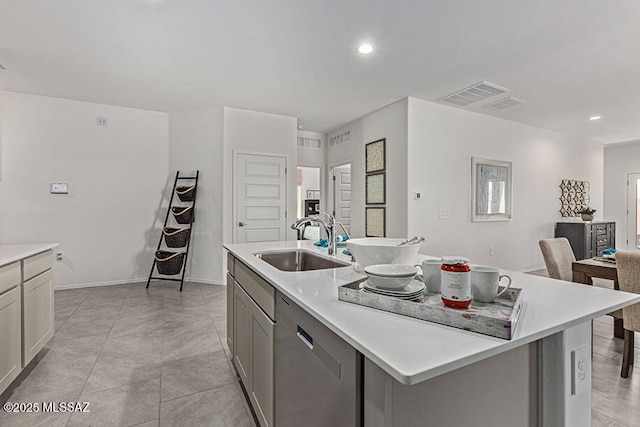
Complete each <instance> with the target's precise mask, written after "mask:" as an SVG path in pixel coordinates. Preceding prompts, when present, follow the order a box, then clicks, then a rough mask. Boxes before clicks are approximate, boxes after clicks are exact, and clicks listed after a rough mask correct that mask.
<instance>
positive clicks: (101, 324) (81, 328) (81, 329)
mask: <svg viewBox="0 0 640 427" xmlns="http://www.w3.org/2000/svg"><path fill="white" fill-rule="evenodd" d="M72 318H73V316H71V318H69V319H68V320H67V321H66V322H65V323H64V324H63V325H62V326H61V327H60V329H58V330H57V331H56V333H55V335H54V336H53V338H52V339H53V341H63V340H71V339H76V338H82V337H91V336H103V337H105V338H106V337H107V336H108V335H109V332H110V331H111V327H112V326H113V324H114V323H115V319H97V320H93V321H80V320H79V319H72Z"/></svg>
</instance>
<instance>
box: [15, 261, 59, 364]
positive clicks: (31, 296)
mask: <svg viewBox="0 0 640 427" xmlns="http://www.w3.org/2000/svg"><path fill="white" fill-rule="evenodd" d="M52 277H53V274H52V272H51V270H49V271H47V272H45V273H42V274H40V275H39V276H36V277H34V278H33V279H31V280H28V281H26V282H24V283H23V284H22V306H23V313H22V321H23V323H24V324H23V325H22V327H23V332H22V337H23V340H22V367H23V368H24V367H25V366H27V364H29V362H31V360H32V359H33V358H34V357H35V356H36V354H38V352H39V351H40V350H42V348H43V347H44V346H45V344H46V343H47V342H49V340H50V339H51V338H52V337H53V329H54V326H53V325H54V323H53V281H52Z"/></svg>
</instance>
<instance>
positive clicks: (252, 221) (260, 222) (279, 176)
mask: <svg viewBox="0 0 640 427" xmlns="http://www.w3.org/2000/svg"><path fill="white" fill-rule="evenodd" d="M286 166H287V159H286V158H285V157H278V156H267V155H256V154H241V153H236V155H235V167H234V180H233V182H234V189H233V195H234V207H235V209H234V213H233V221H234V227H233V241H234V242H236V243H250V242H273V241H278V240H285V239H286V222H287V218H286V209H287V197H286V196H287V177H286V174H287V171H286Z"/></svg>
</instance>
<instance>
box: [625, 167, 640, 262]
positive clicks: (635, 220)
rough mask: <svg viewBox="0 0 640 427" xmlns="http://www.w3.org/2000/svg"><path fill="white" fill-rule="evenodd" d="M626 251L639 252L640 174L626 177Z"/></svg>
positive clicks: (631, 174)
mask: <svg viewBox="0 0 640 427" xmlns="http://www.w3.org/2000/svg"><path fill="white" fill-rule="evenodd" d="M627 191H628V193H627V249H628V250H640V193H638V192H639V191H640V173H630V174H629V175H628V176H627Z"/></svg>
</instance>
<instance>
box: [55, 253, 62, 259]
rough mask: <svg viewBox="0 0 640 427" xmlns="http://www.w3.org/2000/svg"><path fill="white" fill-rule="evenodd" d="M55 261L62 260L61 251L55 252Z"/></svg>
mask: <svg viewBox="0 0 640 427" xmlns="http://www.w3.org/2000/svg"><path fill="white" fill-rule="evenodd" d="M56 261H62V252H56Z"/></svg>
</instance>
